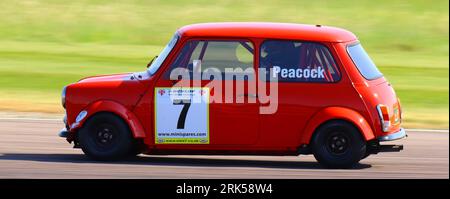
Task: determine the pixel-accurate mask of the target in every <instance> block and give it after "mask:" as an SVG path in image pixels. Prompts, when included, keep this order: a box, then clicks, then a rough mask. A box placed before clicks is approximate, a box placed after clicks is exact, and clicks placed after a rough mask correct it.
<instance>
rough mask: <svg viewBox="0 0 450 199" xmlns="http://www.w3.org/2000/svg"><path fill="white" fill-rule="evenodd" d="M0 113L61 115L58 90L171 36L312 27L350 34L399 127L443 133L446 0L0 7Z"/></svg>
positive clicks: (0, 0) (98, 1) (140, 61)
mask: <svg viewBox="0 0 450 199" xmlns="http://www.w3.org/2000/svg"><path fill="white" fill-rule="evenodd" d="M0 8H1V9H0V112H41V113H52V114H53V113H54V114H62V113H63V111H64V110H63V109H62V107H61V105H60V93H61V89H62V87H63V86H65V85H67V84H69V83H72V82H75V81H77V80H79V79H80V78H82V77H85V76H90V75H97V74H110V73H120V72H133V71H143V70H144V69H145V66H146V64H147V63H148V61H149V60H150V59H151V58H152V57H153V56H155V55H157V54H158V53H159V51H160V50H161V49H162V48H163V46H164V45H165V44H166V42H168V40H169V39H170V37H171V36H172V35H173V33H174V32H175V31H176V29H178V28H179V27H181V26H183V25H187V24H192V23H200V22H221V21H268V22H292V23H304V24H322V25H329V26H337V27H341V28H345V29H347V30H350V31H352V32H353V33H355V34H356V35H357V36H358V38H359V39H360V41H361V43H362V44H363V46H364V47H365V48H366V50H367V51H368V52H369V54H370V55H371V57H372V59H373V60H374V61H375V63H376V64H377V65H378V67H379V68H380V70H381V71H382V72H383V73H384V75H385V76H386V77H387V78H388V79H389V80H390V81H391V83H392V84H393V86H394V88H395V90H396V92H397V94H398V95H399V97H400V98H401V102H402V105H403V110H404V126H405V127H407V128H433V129H442V128H446V129H448V126H449V120H448V119H449V10H448V9H449V2H448V1H447V0H435V1H427V0H409V1H393V0H378V1H371V0H356V1H351V0H349V1H320V0H314V1H313V0H309V1H305V0H301V1H300V0H293V1H274V0H272V1H270V0H258V1H244V0H220V1H207V0H203V1H195V0H187V1H185V0H167V1H153V0H152V1H150V0H115V1H113V0H77V1H71V0H70V1H69V0H45V1H44V0H20V1H8V0H0Z"/></svg>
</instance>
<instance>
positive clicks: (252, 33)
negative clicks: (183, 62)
mask: <svg viewBox="0 0 450 199" xmlns="http://www.w3.org/2000/svg"><path fill="white" fill-rule="evenodd" d="M178 33H179V34H180V35H181V36H188V37H253V38H273V39H295V40H304V41H322V42H348V41H353V40H356V39H357V37H356V36H355V35H354V34H353V33H352V32H350V31H347V30H344V29H341V28H336V27H330V26H321V25H305V24H293V23H267V22H222V23H200V24H192V25H187V26H184V27H181V28H180V29H178Z"/></svg>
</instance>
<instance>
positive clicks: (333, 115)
mask: <svg viewBox="0 0 450 199" xmlns="http://www.w3.org/2000/svg"><path fill="white" fill-rule="evenodd" d="M335 120H341V121H345V122H348V123H349V124H351V125H353V126H355V127H356V128H357V129H358V131H359V132H360V134H361V136H362V137H363V138H364V140H365V141H369V140H373V139H374V138H375V135H374V133H373V130H372V127H371V126H370V124H369V123H368V122H367V120H366V119H365V118H364V117H363V116H362V115H361V114H359V113H358V112H357V111H355V110H352V109H349V108H345V107H327V108H324V109H322V110H320V111H319V112H318V113H316V114H315V115H314V116H313V117H312V118H311V119H310V120H309V122H308V123H307V126H306V128H305V130H304V131H303V135H302V136H301V139H300V143H301V144H309V143H310V142H311V139H312V138H313V135H314V133H315V132H316V131H317V129H318V128H320V127H321V126H322V125H324V124H326V123H328V122H331V121H335Z"/></svg>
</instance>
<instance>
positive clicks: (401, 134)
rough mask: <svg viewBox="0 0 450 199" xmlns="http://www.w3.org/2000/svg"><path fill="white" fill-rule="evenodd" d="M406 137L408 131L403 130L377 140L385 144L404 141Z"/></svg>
mask: <svg viewBox="0 0 450 199" xmlns="http://www.w3.org/2000/svg"><path fill="white" fill-rule="evenodd" d="M404 137H407V135H406V131H405V129H404V128H401V129H400V130H399V131H397V132H395V133H392V134H389V135H385V136H380V137H378V138H377V139H378V141H380V142H385V141H393V140H398V139H402V138H404Z"/></svg>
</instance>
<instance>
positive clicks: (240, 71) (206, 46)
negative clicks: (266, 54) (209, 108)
mask: <svg viewBox="0 0 450 199" xmlns="http://www.w3.org/2000/svg"><path fill="white" fill-rule="evenodd" d="M253 56H254V47H253V45H252V43H251V42H248V41H215V40H214V41H207V40H191V41H188V42H186V43H185V45H184V46H183V49H182V50H181V52H180V53H179V54H178V56H177V57H176V59H175V60H174V61H173V62H172V64H171V65H170V68H169V70H167V71H166V73H165V75H164V78H165V79H170V75H171V73H172V71H173V70H174V69H177V68H183V69H187V70H188V71H189V73H190V77H191V79H193V77H194V78H195V77H202V79H203V80H212V79H213V78H212V76H210V75H208V74H209V73H216V74H220V75H221V76H222V79H227V78H230V77H228V75H227V76H226V75H225V71H228V72H230V71H231V75H235V76H237V77H244V78H246V79H248V78H253V77H254V70H253ZM199 64H201V70H200V69H199V68H198V67H199ZM194 72H201V76H194V75H193V73H194ZM205 73H206V74H205ZM227 74H229V73H227ZM172 75H173V74H172ZM231 78H233V77H231ZM235 78H236V77H235ZM197 79H198V78H197Z"/></svg>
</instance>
